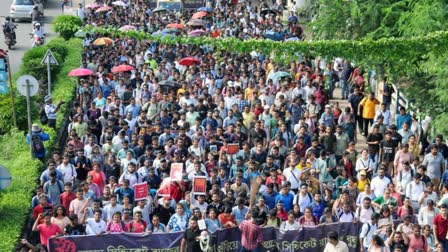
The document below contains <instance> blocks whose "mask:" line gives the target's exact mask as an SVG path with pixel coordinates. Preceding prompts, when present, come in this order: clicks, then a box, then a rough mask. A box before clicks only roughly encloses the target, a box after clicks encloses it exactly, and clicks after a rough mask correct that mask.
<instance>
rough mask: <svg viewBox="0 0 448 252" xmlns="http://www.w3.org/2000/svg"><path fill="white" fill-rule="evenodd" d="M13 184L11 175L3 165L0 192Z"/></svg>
mask: <svg viewBox="0 0 448 252" xmlns="http://www.w3.org/2000/svg"><path fill="white" fill-rule="evenodd" d="M9 184H11V173H9V171H8V169H6V167H4V166H3V165H0V191H1V190H3V189H5V188H7V187H8V186H9Z"/></svg>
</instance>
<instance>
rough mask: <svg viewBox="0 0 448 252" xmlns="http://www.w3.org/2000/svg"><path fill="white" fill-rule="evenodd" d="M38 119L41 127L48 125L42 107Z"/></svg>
mask: <svg viewBox="0 0 448 252" xmlns="http://www.w3.org/2000/svg"><path fill="white" fill-rule="evenodd" d="M39 119H40V123H42V124H43V125H45V124H47V123H48V117H47V113H46V112H45V108H44V107H42V108H41V109H40V111H39Z"/></svg>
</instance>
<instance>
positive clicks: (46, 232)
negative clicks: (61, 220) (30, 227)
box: [37, 223, 62, 247]
mask: <svg viewBox="0 0 448 252" xmlns="http://www.w3.org/2000/svg"><path fill="white" fill-rule="evenodd" d="M37 231H39V234H40V242H41V243H42V244H43V245H45V247H46V246H47V244H48V239H50V237H51V236H53V235H55V234H62V230H61V229H60V228H59V226H58V225H56V224H53V223H51V224H50V225H47V224H39V225H37Z"/></svg>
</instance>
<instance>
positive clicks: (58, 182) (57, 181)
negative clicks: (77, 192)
mask: <svg viewBox="0 0 448 252" xmlns="http://www.w3.org/2000/svg"><path fill="white" fill-rule="evenodd" d="M61 183H62V182H61V181H59V180H56V184H58V188H59V192H60V193H63V192H64V189H63V186H62V185H61ZM45 185H46V187H45V191H47V192H48V187H49V186H50V183H46V184H45Z"/></svg>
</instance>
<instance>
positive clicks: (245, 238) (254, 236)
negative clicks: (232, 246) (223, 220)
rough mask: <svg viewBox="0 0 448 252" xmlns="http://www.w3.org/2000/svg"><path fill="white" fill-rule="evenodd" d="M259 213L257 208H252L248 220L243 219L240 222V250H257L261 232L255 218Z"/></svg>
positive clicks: (260, 240) (250, 251)
mask: <svg viewBox="0 0 448 252" xmlns="http://www.w3.org/2000/svg"><path fill="white" fill-rule="evenodd" d="M259 215H260V213H259V210H258V209H253V210H252V217H251V219H250V220H244V221H242V222H241V223H240V225H239V228H240V230H241V252H259V251H260V244H261V243H262V242H263V234H262V232H261V228H260V226H258V224H257V222H256V220H255V219H256V218H258V217H259Z"/></svg>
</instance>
